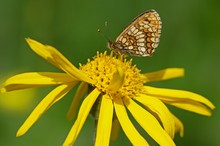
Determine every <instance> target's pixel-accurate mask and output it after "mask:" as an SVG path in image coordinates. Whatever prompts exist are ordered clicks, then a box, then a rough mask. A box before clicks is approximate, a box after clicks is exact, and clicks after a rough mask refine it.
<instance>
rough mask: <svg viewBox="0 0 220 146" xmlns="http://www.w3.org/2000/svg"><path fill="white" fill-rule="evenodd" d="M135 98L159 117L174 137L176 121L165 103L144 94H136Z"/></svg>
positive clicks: (166, 129)
mask: <svg viewBox="0 0 220 146" xmlns="http://www.w3.org/2000/svg"><path fill="white" fill-rule="evenodd" d="M135 99H136V100H137V101H139V102H140V103H142V104H143V105H145V106H146V107H147V109H150V111H152V112H153V113H154V114H156V115H157V117H159V119H160V121H161V123H162V125H163V127H164V129H165V131H166V132H167V133H168V134H169V135H170V136H171V137H172V138H173V137H174V134H175V121H174V119H173V116H172V114H171V112H170V111H169V110H168V108H167V107H166V106H165V105H164V103H163V102H161V101H160V100H159V99H157V98H155V97H152V96H150V95H143V94H140V95H139V96H136V97H135Z"/></svg>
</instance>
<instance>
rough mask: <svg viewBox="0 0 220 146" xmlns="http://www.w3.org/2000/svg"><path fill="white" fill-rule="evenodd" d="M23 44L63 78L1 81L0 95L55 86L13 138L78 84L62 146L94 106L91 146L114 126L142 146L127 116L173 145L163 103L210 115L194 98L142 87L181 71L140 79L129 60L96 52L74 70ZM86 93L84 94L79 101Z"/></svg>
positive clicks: (178, 125)
mask: <svg viewBox="0 0 220 146" xmlns="http://www.w3.org/2000/svg"><path fill="white" fill-rule="evenodd" d="M27 42H28V44H29V45H30V47H31V48H32V50H33V51H35V53H37V54H38V55H40V56H41V57H42V58H44V59H46V60H47V61H48V62H50V63H52V64H53V65H54V66H56V67H58V68H59V69H61V70H63V71H64V73H54V72H30V73H23V74H19V75H15V76H13V77H11V78H9V79H8V80H6V82H5V84H4V87H3V88H1V92H2V93H3V92H8V91H12V90H18V89H25V88H32V87H39V86H51V85H58V86H57V87H56V88H55V89H54V90H52V91H51V92H50V93H49V94H48V95H47V96H46V97H45V98H44V99H43V100H42V101H41V102H40V103H39V104H38V105H37V107H36V108H35V109H34V111H33V112H32V113H31V114H30V116H29V117H28V118H27V119H26V121H25V122H24V124H23V125H22V126H21V127H20V129H19V130H18V132H17V136H21V135H23V134H25V133H26V132H27V130H29V128H30V127H31V126H32V125H33V124H34V123H35V122H36V121H37V120H38V119H39V118H40V117H41V115H42V114H43V113H44V112H46V111H47V110H48V109H49V108H50V107H51V106H52V105H53V104H55V103H56V102H57V101H59V100H60V99H61V98H63V97H64V96H65V95H66V94H67V93H68V92H69V91H70V90H71V89H72V88H73V87H74V86H75V85H76V84H77V83H78V82H81V83H80V86H79V87H78V89H77V91H76V94H75V97H74V98H73V101H72V103H71V106H70V109H69V111H68V113H67V118H68V119H72V118H73V117H74V115H75V113H76V109H77V108H76V107H77V106H78V104H79V101H80V100H81V99H82V100H83V102H82V104H81V106H80V109H79V111H78V116H77V119H76V121H75V123H74V125H73V127H72V128H71V130H70V132H69V134H68V136H67V138H66V140H65V141H64V144H63V145H64V146H69V145H72V144H73V143H74V142H75V140H76V138H77V136H78V134H79V132H80V130H81V129H82V126H83V124H84V122H85V120H86V118H87V116H88V115H89V113H93V112H92V109H94V107H98V108H96V109H98V110H97V111H96V113H98V114H97V116H96V118H97V121H98V122H97V130H96V138H95V145H96V146H100V145H102V146H105V145H109V140H110V137H112V138H113V139H114V137H115V135H114V131H115V127H117V125H118V124H117V123H120V125H121V127H122V129H123V131H124V133H125V134H126V136H127V137H128V139H129V140H130V141H131V143H132V144H133V145H148V143H147V141H146V140H145V139H144V138H143V136H142V135H141V134H140V133H139V132H138V130H137V129H136V128H135V126H134V125H133V123H132V122H131V120H130V119H129V116H128V115H129V114H131V115H132V116H133V117H134V119H135V120H136V121H137V123H138V124H140V126H141V127H142V128H143V129H144V130H145V131H146V132H147V133H148V134H149V135H150V136H151V137H152V138H153V139H154V140H155V141H156V142H157V143H158V144H159V145H164V146H172V145H175V143H174V142H173V138H174V135H175V133H177V132H179V133H180V135H181V136H183V124H182V122H181V121H180V120H179V119H178V118H177V117H176V116H174V115H173V114H172V113H171V112H170V110H169V109H168V108H167V107H166V105H165V103H166V104H170V105H173V106H176V107H178V108H182V109H185V110H188V111H191V112H195V113H198V114H202V115H206V116H210V115H211V110H212V109H214V108H215V107H214V105H213V104H212V103H211V102H210V101H209V100H207V99H206V98H204V97H203V96H201V95H198V94H196V93H192V92H189V91H183V90H173V89H165V88H155V87H150V86H146V85H144V84H145V83H148V82H152V81H160V80H167V79H170V78H175V77H180V76H183V74H184V71H183V69H181V68H168V69H165V70H161V71H157V72H152V73H145V74H143V73H141V72H140V70H139V69H138V68H137V67H136V66H133V65H132V60H126V59H123V58H121V57H117V56H114V55H112V54H111V55H107V53H106V52H105V53H97V55H96V56H95V57H94V58H93V59H92V60H88V62H87V63H86V64H84V65H82V64H80V67H79V69H77V68H76V67H75V66H74V65H72V64H71V63H70V62H69V61H68V60H67V59H66V58H65V57H64V56H63V55H62V54H61V53H60V52H58V51H57V50H56V49H55V48H53V47H51V46H48V45H43V44H41V43H39V42H37V41H34V40H31V39H27ZM88 87H89V88H88ZM87 90H89V94H88V95H87V96H85V98H83V97H84V95H85V94H86V92H87ZM114 114H115V116H114ZM115 117H116V118H115ZM111 132H112V133H113V134H112V135H111Z"/></svg>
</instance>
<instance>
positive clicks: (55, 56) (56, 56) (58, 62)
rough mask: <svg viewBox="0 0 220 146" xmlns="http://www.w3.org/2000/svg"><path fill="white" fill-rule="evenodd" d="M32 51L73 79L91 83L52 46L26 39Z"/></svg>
mask: <svg viewBox="0 0 220 146" xmlns="http://www.w3.org/2000/svg"><path fill="white" fill-rule="evenodd" d="M26 41H27V42H28V44H29V45H30V47H31V48H32V50H33V51H34V52H35V53H37V54H38V55H39V56H41V57H42V58H44V59H45V60H47V61H48V62H50V63H52V64H53V65H55V66H56V67H58V68H60V69H62V70H63V71H64V72H66V73H67V74H69V75H70V76H71V77H73V78H74V79H79V80H81V81H84V82H88V83H93V80H92V79H90V78H89V77H87V76H86V75H85V74H84V73H83V72H82V71H81V70H79V69H77V68H76V67H75V66H74V65H72V63H71V62H70V61H69V60H68V59H66V58H65V57H64V56H63V55H62V54H61V53H60V52H59V51H58V50H56V49H55V48H53V47H52V46H48V45H43V44H41V43H39V42H37V41H35V40H32V39H29V38H28V39H26Z"/></svg>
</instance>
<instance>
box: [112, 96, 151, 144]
mask: <svg viewBox="0 0 220 146" xmlns="http://www.w3.org/2000/svg"><path fill="white" fill-rule="evenodd" d="M114 107H115V113H116V115H117V118H118V120H119V122H120V124H121V127H122V129H123V131H124V133H125V134H126V136H127V137H128V139H129V140H130V141H131V143H132V144H133V145H135V146H148V145H149V144H148V143H147V141H146V140H145V139H144V138H143V137H142V136H141V135H140V134H139V133H138V131H137V130H136V128H135V127H134V125H133V124H132V123H131V121H130V119H129V118H128V115H127V112H126V109H125V106H124V104H123V102H122V100H121V99H120V98H114Z"/></svg>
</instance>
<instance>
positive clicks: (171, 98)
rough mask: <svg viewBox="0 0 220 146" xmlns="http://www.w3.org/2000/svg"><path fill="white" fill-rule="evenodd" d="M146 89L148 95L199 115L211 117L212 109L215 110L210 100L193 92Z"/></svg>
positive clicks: (147, 87)
mask: <svg viewBox="0 0 220 146" xmlns="http://www.w3.org/2000/svg"><path fill="white" fill-rule="evenodd" d="M144 88H145V91H146V94H147V95H152V96H155V97H156V98H159V99H160V100H163V101H164V102H166V103H169V104H172V105H174V106H177V107H179V108H183V109H185V110H189V111H193V112H196V113H199V114H203V115H211V111H210V109H214V108H215V106H214V105H213V104H212V103H211V102H210V101H209V100H208V99H206V98H205V97H203V96H201V95H199V94H196V93H193V92H189V91H184V90H174V89H164V88H155V87H149V86H145V87H144ZM209 108H210V109H209Z"/></svg>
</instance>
